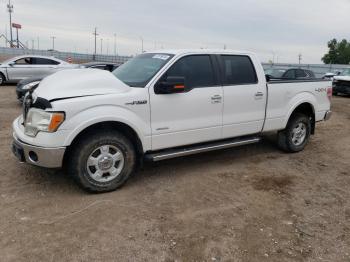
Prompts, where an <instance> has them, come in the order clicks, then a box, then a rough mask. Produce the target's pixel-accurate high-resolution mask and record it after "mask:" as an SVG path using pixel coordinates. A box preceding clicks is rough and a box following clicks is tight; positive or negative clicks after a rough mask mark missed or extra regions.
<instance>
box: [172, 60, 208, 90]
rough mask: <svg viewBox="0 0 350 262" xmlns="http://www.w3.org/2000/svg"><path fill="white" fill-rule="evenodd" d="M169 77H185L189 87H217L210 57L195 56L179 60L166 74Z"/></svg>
mask: <svg viewBox="0 0 350 262" xmlns="http://www.w3.org/2000/svg"><path fill="white" fill-rule="evenodd" d="M168 76H177V77H184V78H185V84H186V86H187V87H206V86H214V85H215V76H214V72H213V68H212V65H211V60H210V56H208V55H193V56H186V57H183V58H181V59H180V60H178V61H177V62H176V63H175V64H174V65H173V66H172V67H171V68H170V69H169V70H168V72H167V73H166V77H168Z"/></svg>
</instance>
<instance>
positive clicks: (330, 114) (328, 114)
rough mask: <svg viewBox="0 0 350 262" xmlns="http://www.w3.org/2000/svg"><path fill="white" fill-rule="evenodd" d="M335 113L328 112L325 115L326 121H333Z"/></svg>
mask: <svg viewBox="0 0 350 262" xmlns="http://www.w3.org/2000/svg"><path fill="white" fill-rule="evenodd" d="M332 114H333V112H332V111H330V110H329V111H327V112H326V114H325V115H324V121H327V120H329V119H331V117H332Z"/></svg>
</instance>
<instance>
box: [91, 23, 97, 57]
mask: <svg viewBox="0 0 350 262" xmlns="http://www.w3.org/2000/svg"><path fill="white" fill-rule="evenodd" d="M92 34H93V35H94V36H95V52H94V55H93V60H96V45H97V36H98V33H97V27H95V32H93V33H92Z"/></svg>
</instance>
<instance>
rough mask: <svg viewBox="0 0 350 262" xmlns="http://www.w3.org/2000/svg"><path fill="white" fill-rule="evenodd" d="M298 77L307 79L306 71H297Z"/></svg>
mask: <svg viewBox="0 0 350 262" xmlns="http://www.w3.org/2000/svg"><path fill="white" fill-rule="evenodd" d="M296 77H307V75H306V73H305V71H304V70H301V69H297V70H296Z"/></svg>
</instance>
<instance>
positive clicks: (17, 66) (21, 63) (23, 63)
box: [7, 57, 33, 81]
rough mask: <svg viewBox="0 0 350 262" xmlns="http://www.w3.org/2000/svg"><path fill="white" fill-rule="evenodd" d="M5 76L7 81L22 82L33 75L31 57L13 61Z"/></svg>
mask: <svg viewBox="0 0 350 262" xmlns="http://www.w3.org/2000/svg"><path fill="white" fill-rule="evenodd" d="M7 75H8V78H9V80H11V81H12V80H15V81H18V80H22V79H24V78H28V77H32V75H33V64H32V58H31V57H25V58H21V59H18V60H16V61H14V63H13V64H11V65H10V66H9V67H8V68H7Z"/></svg>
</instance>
